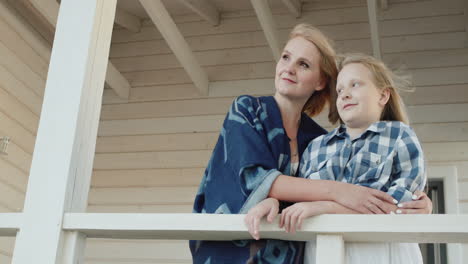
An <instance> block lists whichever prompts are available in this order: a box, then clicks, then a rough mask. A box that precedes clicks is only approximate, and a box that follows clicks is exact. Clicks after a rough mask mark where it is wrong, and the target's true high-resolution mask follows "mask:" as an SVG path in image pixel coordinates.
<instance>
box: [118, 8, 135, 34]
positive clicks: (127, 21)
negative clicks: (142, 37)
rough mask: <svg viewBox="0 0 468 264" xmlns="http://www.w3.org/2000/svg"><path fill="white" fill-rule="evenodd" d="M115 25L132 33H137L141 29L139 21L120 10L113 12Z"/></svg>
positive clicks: (132, 15)
mask: <svg viewBox="0 0 468 264" xmlns="http://www.w3.org/2000/svg"><path fill="white" fill-rule="evenodd" d="M115 23H116V24H118V25H120V26H122V27H124V28H126V29H128V30H130V31H132V32H139V31H140V29H141V19H140V18H139V17H137V16H135V15H134V14H131V13H129V12H127V11H125V10H123V9H120V8H117V11H116V12H115Z"/></svg>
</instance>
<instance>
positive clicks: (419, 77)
mask: <svg viewBox="0 0 468 264" xmlns="http://www.w3.org/2000/svg"><path fill="white" fill-rule="evenodd" d="M409 72H410V74H412V77H413V83H414V85H415V86H424V85H450V84H467V83H468V74H466V73H467V72H468V66H459V67H444V68H428V69H413V70H411V71H409Z"/></svg>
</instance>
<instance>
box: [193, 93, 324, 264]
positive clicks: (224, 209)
mask: <svg viewBox="0 0 468 264" xmlns="http://www.w3.org/2000/svg"><path fill="white" fill-rule="evenodd" d="M325 133H326V130H324V129H323V128H321V127H320V126H319V125H318V124H316V123H315V122H314V121H313V120H312V119H311V118H309V117H308V116H307V115H305V114H302V117H301V123H300V126H299V131H298V135H297V142H298V152H299V154H301V153H302V152H303V151H304V150H305V148H306V147H307V144H308V143H309V142H310V141H311V140H312V139H314V138H316V137H317V136H320V135H323V134H325ZM290 156H291V153H290V147H289V140H288V138H287V136H286V133H285V130H284V128H283V122H282V119H281V113H280V110H279V108H278V105H277V104H276V101H275V99H274V98H273V97H271V96H269V97H252V96H240V97H238V98H236V99H235V100H234V102H233V104H232V105H231V107H230V109H229V113H228V114H227V116H226V118H225V120H224V123H223V127H222V128H221V132H220V136H219V138H218V142H217V143H216V146H215V148H214V150H213V154H212V156H211V159H210V161H209V163H208V166H207V168H206V170H205V174H204V175H203V178H202V181H201V183H200V187H199V190H198V193H197V195H196V198H195V203H194V209H193V212H194V213H216V214H239V213H247V212H248V210H249V209H250V208H252V207H253V206H255V205H256V204H257V203H259V202H260V201H262V200H264V199H265V198H266V197H267V196H268V193H269V191H270V187H271V185H272V183H273V182H274V180H275V179H276V178H277V177H278V176H279V175H281V174H286V175H288V174H289V171H290ZM190 250H191V252H192V256H193V263H302V258H303V243H300V242H292V241H281V240H260V241H254V240H245V241H244V240H243V241H225V242H224V241H190Z"/></svg>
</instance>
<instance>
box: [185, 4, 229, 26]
mask: <svg viewBox="0 0 468 264" xmlns="http://www.w3.org/2000/svg"><path fill="white" fill-rule="evenodd" d="M180 2H181V3H183V4H184V5H185V6H187V7H188V8H190V9H191V10H192V11H193V12H195V13H197V14H198V15H199V16H201V17H202V18H203V19H205V20H206V21H208V22H210V23H211V24H212V25H213V26H217V25H219V20H220V15H219V11H218V9H217V8H216V6H215V5H214V4H213V3H211V2H210V1H209V0H180Z"/></svg>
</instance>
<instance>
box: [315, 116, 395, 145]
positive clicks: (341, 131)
mask: <svg viewBox="0 0 468 264" xmlns="http://www.w3.org/2000/svg"><path fill="white" fill-rule="evenodd" d="M385 128H386V122H385V121H377V122H375V123H372V124H371V125H370V126H369V127H368V128H367V129H366V131H364V133H366V132H367V131H370V132H374V133H377V134H379V133H381V132H383V131H385ZM364 133H363V134H364ZM335 137H341V138H344V137H346V125H345V124H341V125H340V126H339V127H337V128H335V129H333V131H332V132H330V133H328V134H327V135H325V138H324V141H325V144H328V142H329V141H330V140H332V139H333V138H335Z"/></svg>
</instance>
